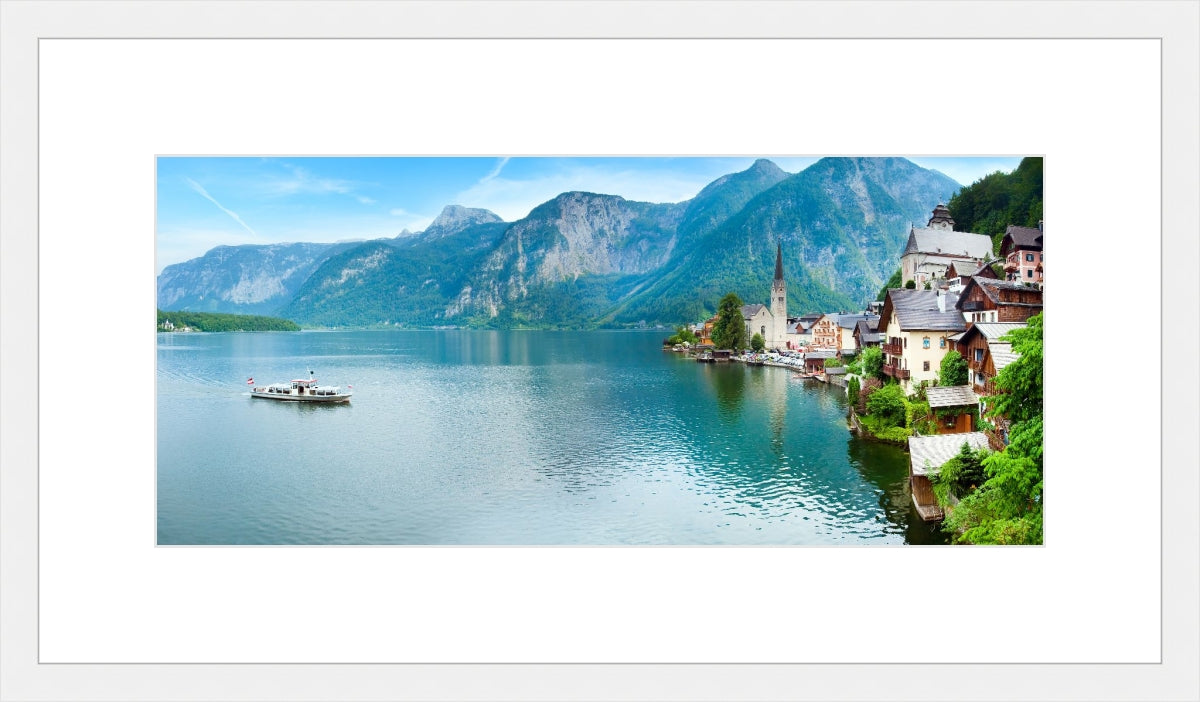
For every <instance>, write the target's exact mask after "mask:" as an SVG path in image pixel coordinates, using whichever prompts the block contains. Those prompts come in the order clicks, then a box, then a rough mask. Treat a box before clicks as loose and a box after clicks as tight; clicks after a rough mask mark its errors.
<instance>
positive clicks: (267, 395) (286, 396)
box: [250, 391, 351, 403]
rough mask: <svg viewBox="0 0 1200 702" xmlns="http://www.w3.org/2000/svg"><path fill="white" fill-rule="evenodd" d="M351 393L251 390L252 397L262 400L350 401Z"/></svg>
mask: <svg viewBox="0 0 1200 702" xmlns="http://www.w3.org/2000/svg"><path fill="white" fill-rule="evenodd" d="M350 396H351V393H346V394H344V395H294V394H291V393H282V392H254V391H251V392H250V397H257V398H259V399H262V400H275V401H276V402H331V403H337V402H349V401H350Z"/></svg>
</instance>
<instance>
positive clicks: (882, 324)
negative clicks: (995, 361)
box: [879, 288, 967, 395]
mask: <svg viewBox="0 0 1200 702" xmlns="http://www.w3.org/2000/svg"><path fill="white" fill-rule="evenodd" d="M956 301H957V296H956V295H955V294H954V293H948V292H944V291H942V290H908V289H905V288H895V289H892V290H888V294H887V299H886V300H884V303H883V314H882V316H881V317H880V319H879V331H880V332H881V333H883V335H884V342H883V345H882V346H883V354H884V361H883V372H884V373H885V374H887V375H890V376H892V377H893V378H895V379H896V380H897V382H899V383H900V385H901V386H902V387H903V388H904V392H905V393H907V394H909V395H911V394H912V393H913V392H915V391H916V385H917V383H920V382H921V381H930V382H932V381H933V380H936V379H937V376H938V372H939V371H940V370H941V365H942V358H943V357H944V356H945V355H946V352H947V351H949V350H950V348H951V343H952V342H951V341H950V337H952V336H954V335H955V334H957V333H959V332H961V331H965V330H966V328H967V323H966V321H965V320H964V319H963V316H962V313H961V312H959V311H958V310H957V309H955V307H954V303H955V302H956Z"/></svg>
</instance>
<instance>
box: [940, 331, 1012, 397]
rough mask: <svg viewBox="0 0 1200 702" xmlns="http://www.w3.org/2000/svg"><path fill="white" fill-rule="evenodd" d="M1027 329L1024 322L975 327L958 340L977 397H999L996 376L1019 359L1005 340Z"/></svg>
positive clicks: (957, 345)
mask: <svg viewBox="0 0 1200 702" xmlns="http://www.w3.org/2000/svg"><path fill="white" fill-rule="evenodd" d="M1024 327H1025V323H1024V322H1022V323H1020V324H1017V323H1012V322H995V323H993V322H981V323H979V324H973V325H971V327H970V328H969V329H967V330H966V331H965V332H963V333H962V334H961V335H959V336H958V338H956V339H955V346H956V347H957V350H958V352H959V353H960V354H962V357H963V358H964V359H965V360H966V362H967V368H968V375H969V376H970V379H969V380H970V382H969V383H968V384H969V385H970V386H971V389H972V390H973V391H974V392H975V393H976V394H979V395H994V394H996V386H995V380H996V375H997V374H999V373H1000V371H1001V370H1003V369H1004V367H1005V366H1007V365H1008V364H1010V363H1012V362H1013V361H1015V360H1017V358H1018V357H1019V354H1016V353H1013V350H1012V344H1010V343H1008V342H1007V341H1002V340H1001V339H1002V338H1003V337H1004V335H1005V334H1008V333H1009V332H1010V331H1012V330H1014V329H1022V328H1024Z"/></svg>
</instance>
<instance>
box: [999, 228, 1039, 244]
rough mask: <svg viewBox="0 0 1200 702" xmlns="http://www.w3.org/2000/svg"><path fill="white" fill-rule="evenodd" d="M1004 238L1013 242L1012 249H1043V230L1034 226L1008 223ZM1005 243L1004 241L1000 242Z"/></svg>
mask: <svg viewBox="0 0 1200 702" xmlns="http://www.w3.org/2000/svg"><path fill="white" fill-rule="evenodd" d="M1004 239H1005V240H1008V241H1011V242H1012V247H1011V248H1012V249H1035V250H1037V251H1041V249H1042V230H1041V229H1037V228H1034V227H1018V226H1016V225H1013V224H1010V225H1008V229H1005V230H1004ZM1000 245H1001V246H1003V245H1004V241H1001V242H1000Z"/></svg>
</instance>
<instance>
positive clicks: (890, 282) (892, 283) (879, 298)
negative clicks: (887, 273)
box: [875, 268, 904, 302]
mask: <svg viewBox="0 0 1200 702" xmlns="http://www.w3.org/2000/svg"><path fill="white" fill-rule="evenodd" d="M901 273H902V272H901V270H900V269H899V268H897V269H896V272H895V273H893V274H892V277H891V278H888V279H887V282H886V283H884V284H883V287H882V288H880V289H879V294H878V295H876V296H875V301H876V302H883V301H884V300H886V299H887V291H888V290H891V289H892V288H898V287H900V282H901V281H902V280H904V276H903V275H901Z"/></svg>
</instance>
